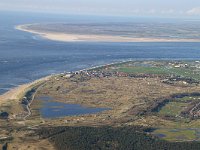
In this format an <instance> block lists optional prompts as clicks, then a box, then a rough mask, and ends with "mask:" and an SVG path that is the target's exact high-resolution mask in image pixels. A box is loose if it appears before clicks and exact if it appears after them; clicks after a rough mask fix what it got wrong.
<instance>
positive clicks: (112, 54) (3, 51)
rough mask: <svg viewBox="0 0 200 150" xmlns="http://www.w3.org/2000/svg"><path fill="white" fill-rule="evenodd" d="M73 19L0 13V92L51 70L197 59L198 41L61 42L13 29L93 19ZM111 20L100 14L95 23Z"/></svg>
mask: <svg viewBox="0 0 200 150" xmlns="http://www.w3.org/2000/svg"><path fill="white" fill-rule="evenodd" d="M16 18H17V19H16ZM76 18H77V19H75V16H59V17H58V16H54V15H42V16H41V15H40V14H27V16H26V15H25V14H22V13H5V12H1V13H0V93H3V92H6V91H7V90H9V89H10V88H12V87H14V86H17V85H20V84H23V83H27V82H31V81H33V80H35V79H38V78H41V77H43V76H46V75H50V74H53V73H60V72H63V71H75V70H80V69H84V68H88V67H92V66H96V65H102V64H106V63H111V62H116V61H122V60H128V59H195V60H196V59H199V58H200V43H94V42H93V43H89V42H74V43H73V42H71V43H70V42H69V43H64V42H57V41H49V40H46V39H42V38H40V37H38V36H36V35H33V34H31V33H26V32H22V31H18V30H15V29H14V27H15V26H16V25H19V24H29V23H46V22H67V23H69V22H71V23H78V22H94V20H93V19H88V18H87V17H85V18H83V17H82V16H79V17H78V16H76ZM115 19H116V18H114V19H113V20H110V18H103V17H100V18H99V19H97V20H95V22H96V23H98V22H100V23H101V22H102V21H105V22H108V21H114V20H115ZM117 21H119V20H116V22H117ZM126 21H127V20H126ZM132 21H133V20H132Z"/></svg>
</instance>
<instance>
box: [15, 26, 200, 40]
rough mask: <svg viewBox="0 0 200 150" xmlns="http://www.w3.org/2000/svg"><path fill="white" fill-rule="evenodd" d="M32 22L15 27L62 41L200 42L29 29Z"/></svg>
mask: <svg viewBox="0 0 200 150" xmlns="http://www.w3.org/2000/svg"><path fill="white" fill-rule="evenodd" d="M29 25H30V24H25V25H18V26H16V27H15V29H17V30H20V31H24V32H29V33H33V34H37V35H39V36H41V37H43V38H45V39H49V40H53V41H61V42H78V41H88V42H200V40H198V39H168V38H166V39H162V38H159V39H158V38H135V37H123V36H112V35H89V34H85V35H83V34H67V33H59V32H46V31H42V32H41V31H35V30H31V29H27V27H28V26H29Z"/></svg>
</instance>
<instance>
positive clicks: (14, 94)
mask: <svg viewBox="0 0 200 150" xmlns="http://www.w3.org/2000/svg"><path fill="white" fill-rule="evenodd" d="M51 77H52V76H51V75H50V76H46V77H43V78H40V79H37V80H34V81H32V82H30V83H26V84H22V85H19V86H17V87H15V88H12V89H10V90H9V91H7V92H5V93H3V94H1V95H0V105H1V104H2V103H5V102H8V101H19V100H20V98H23V96H24V95H25V94H26V92H27V91H28V90H29V89H30V88H32V87H34V86H35V85H36V84H38V83H40V82H45V81H48V80H49V79H50V78H51Z"/></svg>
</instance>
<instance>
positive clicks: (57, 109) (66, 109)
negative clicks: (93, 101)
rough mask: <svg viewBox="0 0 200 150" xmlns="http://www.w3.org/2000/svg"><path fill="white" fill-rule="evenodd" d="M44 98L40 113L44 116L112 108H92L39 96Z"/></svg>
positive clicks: (49, 116)
mask: <svg viewBox="0 0 200 150" xmlns="http://www.w3.org/2000/svg"><path fill="white" fill-rule="evenodd" d="M38 99H39V100H42V102H43V104H42V108H40V114H41V115H42V117H43V118H57V117H64V116H74V115H85V114H94V113H99V112H102V111H104V110H110V109H109V108H91V107H85V106H82V105H79V104H66V103H62V102H54V101H52V100H53V99H52V98H51V97H48V96H43V97H39V98H38Z"/></svg>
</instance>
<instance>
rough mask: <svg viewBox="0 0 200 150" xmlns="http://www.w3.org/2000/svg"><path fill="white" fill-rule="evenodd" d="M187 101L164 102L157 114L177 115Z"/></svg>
mask: <svg viewBox="0 0 200 150" xmlns="http://www.w3.org/2000/svg"><path fill="white" fill-rule="evenodd" d="M187 105H188V104H187V103H179V102H170V103H168V104H166V105H165V106H164V107H163V108H162V109H161V110H160V111H159V112H158V114H159V115H164V116H173V117H175V116H178V115H179V114H180V113H181V111H182V110H183V109H184V107H186V106H187Z"/></svg>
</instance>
